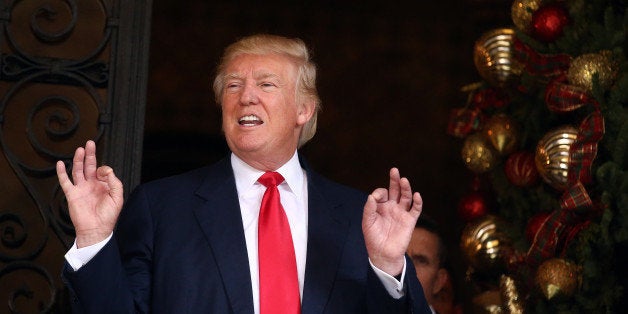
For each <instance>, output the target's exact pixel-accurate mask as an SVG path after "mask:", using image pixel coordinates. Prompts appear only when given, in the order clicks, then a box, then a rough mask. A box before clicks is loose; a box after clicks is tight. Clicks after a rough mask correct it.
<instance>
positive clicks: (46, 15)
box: [30, 0, 78, 43]
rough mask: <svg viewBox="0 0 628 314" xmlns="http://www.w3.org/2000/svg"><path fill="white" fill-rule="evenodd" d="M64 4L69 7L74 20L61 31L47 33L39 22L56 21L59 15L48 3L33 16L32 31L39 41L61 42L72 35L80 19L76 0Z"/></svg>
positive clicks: (69, 0)
mask: <svg viewBox="0 0 628 314" xmlns="http://www.w3.org/2000/svg"><path fill="white" fill-rule="evenodd" d="M63 2H65V3H66V4H67V6H68V7H69V8H68V9H69V10H70V14H71V16H72V18H71V19H70V21H69V22H68V23H67V25H66V26H65V27H64V28H63V29H61V30H59V31H56V32H54V31H46V30H44V28H43V27H42V26H41V23H40V22H39V21H40V20H42V19H43V20H46V21H48V22H52V21H55V20H56V16H57V15H58V14H59V13H58V12H57V11H56V10H55V8H53V6H52V5H50V4H49V3H46V4H44V5H43V6H41V7H39V8H38V9H37V10H35V12H34V13H33V15H32V16H31V23H30V25H31V30H32V31H33V34H35V36H36V37H37V38H38V39H39V40H41V41H43V42H46V43H55V42H60V41H63V40H65V39H66V38H67V37H68V36H70V34H71V33H72V30H73V29H74V27H75V26H76V21H77V18H78V16H77V15H78V10H77V7H76V3H75V1H74V0H64V1H63Z"/></svg>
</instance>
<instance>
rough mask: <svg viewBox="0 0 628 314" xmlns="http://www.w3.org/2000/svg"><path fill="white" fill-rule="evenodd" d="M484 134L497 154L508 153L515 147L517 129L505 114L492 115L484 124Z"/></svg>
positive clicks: (517, 136)
mask: <svg viewBox="0 0 628 314" xmlns="http://www.w3.org/2000/svg"><path fill="white" fill-rule="evenodd" d="M484 134H485V135H486V138H487V139H488V140H489V142H490V143H491V144H492V145H493V147H494V148H495V150H497V152H498V153H499V154H501V155H502V156H503V155H508V154H510V153H512V152H513V151H514V150H515V148H517V141H518V138H519V131H518V128H517V126H516V125H515V122H514V121H513V120H512V119H510V117H508V116H507V115H505V114H495V115H493V116H492V117H491V118H490V119H489V120H488V121H486V124H485V125H484Z"/></svg>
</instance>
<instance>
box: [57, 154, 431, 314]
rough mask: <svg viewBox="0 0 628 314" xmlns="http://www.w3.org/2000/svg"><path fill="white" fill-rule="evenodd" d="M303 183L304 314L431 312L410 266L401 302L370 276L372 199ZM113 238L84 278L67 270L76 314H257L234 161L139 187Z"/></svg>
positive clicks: (311, 177)
mask: <svg viewBox="0 0 628 314" xmlns="http://www.w3.org/2000/svg"><path fill="white" fill-rule="evenodd" d="M302 164H303V162H302ZM306 169H307V167H306ZM307 178H308V202H309V205H308V215H309V217H308V224H309V226H308V242H307V260H306V269H305V279H304V288H303V297H302V299H303V300H302V313H303V314H309V313H430V312H429V308H428V306H427V303H426V301H425V298H424V296H423V291H422V289H421V286H420V284H419V282H418V280H417V277H416V274H415V272H414V267H412V262H411V261H410V260H407V261H406V265H407V269H406V276H405V282H404V285H405V287H406V296H405V297H403V298H401V299H400V300H395V299H393V298H391V297H390V296H389V294H388V293H387V292H386V290H385V289H384V287H383V285H382V284H381V282H380V281H379V279H378V278H377V277H376V275H375V273H373V271H372V269H371V267H370V265H369V263H368V256H367V253H366V248H365V245H364V238H363V235H362V227H361V221H362V211H363V207H364V203H365V201H366V195H365V194H364V193H362V192H359V191H356V190H354V189H351V188H348V187H345V186H342V185H339V184H337V183H334V182H331V181H329V180H327V179H325V178H323V177H321V176H319V175H317V174H316V173H314V172H312V171H307ZM114 236H115V241H109V243H108V244H107V245H106V246H105V247H104V248H103V249H102V250H101V251H100V252H99V253H98V254H97V255H96V256H95V257H94V258H93V259H92V260H91V261H90V262H89V263H87V264H86V265H84V266H83V267H82V268H81V269H79V270H78V271H76V272H74V271H72V269H71V268H70V267H69V265H67V264H66V266H65V269H64V273H63V276H64V280H65V281H66V283H67V285H68V287H69V290H70V294H71V297H72V306H73V309H74V311H75V312H79V313H136V312H138V313H148V312H152V313H242V314H244V313H246V314H252V313H253V296H252V290H251V279H250V274H249V264H248V257H247V251H246V243H245V239H244V231H243V227H242V218H241V215H240V207H239V203H238V196H237V191H236V186H235V179H234V176H233V171H232V168H231V163H230V158H228V157H227V158H224V159H223V160H221V161H220V162H218V163H217V164H214V165H212V166H209V167H205V168H201V169H198V170H194V171H191V172H188V173H185V174H182V175H178V176H174V177H170V178H165V179H161V180H157V181H153V182H150V183H147V184H144V185H140V186H139V187H138V188H137V189H136V190H135V191H134V192H133V193H132V195H131V197H130V198H129V200H128V201H127V203H126V205H125V207H124V209H123V210H122V213H121V215H120V218H119V220H118V225H117V227H116V231H115V232H114ZM278 275H280V274H278Z"/></svg>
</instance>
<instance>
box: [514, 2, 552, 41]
mask: <svg viewBox="0 0 628 314" xmlns="http://www.w3.org/2000/svg"><path fill="white" fill-rule="evenodd" d="M544 2H545V0H515V1H513V3H512V6H511V7H510V15H511V17H512V22H513V24H515V26H516V27H517V28H518V29H519V30H520V31H523V32H525V33H528V34H529V33H530V32H531V30H532V15H533V14H534V12H536V10H538V9H539V8H540V7H541V5H542V4H543V3H544Z"/></svg>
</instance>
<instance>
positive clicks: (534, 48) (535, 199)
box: [447, 0, 628, 313]
mask: <svg viewBox="0 0 628 314" xmlns="http://www.w3.org/2000/svg"><path fill="white" fill-rule="evenodd" d="M627 6H628V5H627V1H626V0H589V1H587V0H566V1H557V0H554V1H552V0H516V1H514V2H513V4H512V7H511V16H512V25H510V26H507V27H505V28H501V29H493V30H487V32H486V33H485V34H484V35H483V36H481V37H480V38H479V39H478V40H477V42H476V46H475V49H474V61H475V65H476V68H477V70H478V74H479V75H480V77H481V78H482V80H481V82H478V83H474V84H470V85H468V86H465V87H464V88H463V91H464V92H465V93H467V94H468V101H467V104H466V105H465V106H464V107H461V108H458V109H455V110H453V111H452V113H451V118H450V122H449V127H448V130H447V132H448V133H449V134H451V135H452V136H456V137H459V138H461V139H462V140H463V144H462V148H461V155H462V159H463V162H464V163H465V165H466V166H467V167H468V168H469V170H470V173H471V174H472V175H473V176H474V177H475V179H474V180H473V182H474V183H473V185H472V186H471V187H470V188H469V193H468V194H467V195H464V196H463V197H462V198H461V200H460V205H459V208H458V213H459V217H460V218H461V219H464V220H465V222H466V227H465V228H464V230H463V231H462V234H461V243H460V245H461V250H462V253H463V255H464V256H465V257H466V261H467V264H468V266H469V268H468V271H467V280H469V281H470V282H471V283H472V284H473V286H474V292H475V295H474V298H473V303H474V306H475V307H476V308H479V309H481V310H485V311H488V312H493V313H494V312H495V311H501V313H600V312H606V313H615V312H621V308H622V303H621V302H626V301H624V300H623V299H624V298H622V296H623V294H624V289H625V287H624V286H625V285H626V277H627V276H626V271H625V270H624V269H625V268H626V265H625V263H623V262H624V261H626V260H627V259H626V255H627V254H626V253H625V250H624V249H625V248H627V247H628V169H627V166H628V156H627V153H626V150H627V149H628V109H627V106H628V63H627V59H628V58H627V53H626V51H625V47H626V31H627V29H628V14H627V12H626V7H627Z"/></svg>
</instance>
